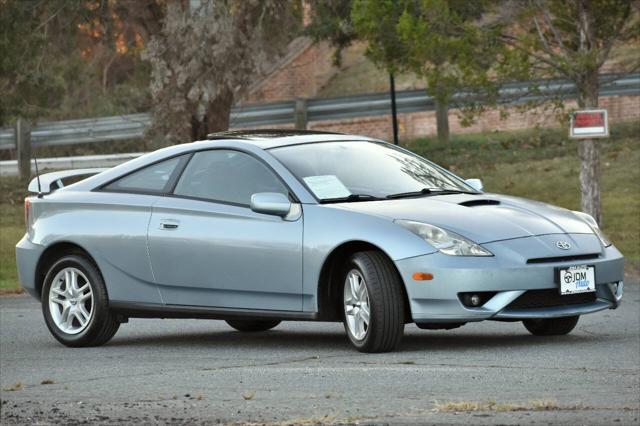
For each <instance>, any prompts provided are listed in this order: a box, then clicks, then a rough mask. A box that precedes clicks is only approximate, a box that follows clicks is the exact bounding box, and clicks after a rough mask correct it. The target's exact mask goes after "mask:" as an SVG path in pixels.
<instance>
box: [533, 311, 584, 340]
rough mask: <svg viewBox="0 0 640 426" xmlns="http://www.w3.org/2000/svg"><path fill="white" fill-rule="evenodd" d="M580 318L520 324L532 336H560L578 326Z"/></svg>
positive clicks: (539, 320) (543, 320)
mask: <svg viewBox="0 0 640 426" xmlns="http://www.w3.org/2000/svg"><path fill="white" fill-rule="evenodd" d="M578 319H580V316H575V317H563V318H548V319H530V320H524V321H522V323H523V324H524V326H525V328H526V329H527V330H529V333H531V334H533V335H534V336H561V335H564V334H569V333H571V330H573V329H574V328H575V327H576V324H578Z"/></svg>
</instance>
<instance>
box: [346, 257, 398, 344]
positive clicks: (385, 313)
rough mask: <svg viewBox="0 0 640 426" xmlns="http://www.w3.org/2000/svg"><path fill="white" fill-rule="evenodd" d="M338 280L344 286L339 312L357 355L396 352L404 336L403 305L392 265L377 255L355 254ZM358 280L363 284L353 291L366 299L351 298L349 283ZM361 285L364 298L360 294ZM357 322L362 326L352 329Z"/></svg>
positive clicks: (395, 272)
mask: <svg viewBox="0 0 640 426" xmlns="http://www.w3.org/2000/svg"><path fill="white" fill-rule="evenodd" d="M341 277H342V282H343V283H344V284H343V287H342V290H343V291H342V293H341V295H342V297H341V298H340V300H341V303H342V309H341V311H342V314H343V323H344V328H345V330H346V332H347V336H348V337H349V340H351V343H352V344H353V345H354V346H355V347H356V349H357V350H358V351H360V352H368V353H379V352H389V351H393V350H394V349H396V348H397V347H398V345H399V344H400V341H401V340H402V335H403V333H404V319H405V312H404V310H405V304H404V294H403V290H402V281H401V280H400V277H399V276H398V273H397V271H396V269H395V267H394V265H393V263H391V261H390V260H389V259H388V258H387V257H386V256H385V255H384V254H383V253H381V252H378V251H363V252H358V253H355V254H354V255H353V256H351V258H350V259H349V261H348V262H347V263H346V265H345V268H344V271H343V273H342V274H341ZM354 277H355V278H354ZM359 279H362V281H360V285H356V288H357V289H358V291H359V292H360V296H366V297H359V298H357V297H355V296H354V290H353V287H352V286H351V282H352V280H356V282H357V280H359ZM363 284H364V286H365V288H364V290H366V294H364V293H362V292H363V291H364V290H360V286H361V285H363ZM358 291H356V293H357V292H358ZM361 299H364V300H361ZM366 302H368V303H366ZM367 304H368V308H369V314H368V318H369V321H368V323H367V324H366V325H364V324H363V323H362V321H363V320H364V318H366V307H367ZM357 321H360V324H361V326H359V327H358V326H357V325H356V326H354V324H355V323H356V322H357ZM365 322H366V321H365ZM363 331H364V333H362V332H363Z"/></svg>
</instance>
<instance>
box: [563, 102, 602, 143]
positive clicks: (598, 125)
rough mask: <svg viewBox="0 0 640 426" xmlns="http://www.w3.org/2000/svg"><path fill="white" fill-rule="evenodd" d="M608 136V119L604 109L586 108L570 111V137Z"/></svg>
mask: <svg viewBox="0 0 640 426" xmlns="http://www.w3.org/2000/svg"><path fill="white" fill-rule="evenodd" d="M608 136H609V119H608V117H607V110H606V109H588V110H581V111H575V112H573V113H571V127H570V128H569V137H570V138H575V139H593V138H606V137H608Z"/></svg>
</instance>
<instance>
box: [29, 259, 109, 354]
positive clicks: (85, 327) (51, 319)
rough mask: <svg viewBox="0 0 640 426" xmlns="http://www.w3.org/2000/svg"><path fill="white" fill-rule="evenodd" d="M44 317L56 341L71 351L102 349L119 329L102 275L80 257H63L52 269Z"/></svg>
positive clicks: (46, 286)
mask: <svg viewBox="0 0 640 426" xmlns="http://www.w3.org/2000/svg"><path fill="white" fill-rule="evenodd" d="M42 313H43V315H44V319H45V323H46V324H47V327H48V328H49V331H50V332H51V334H53V337H55V338H56V339H57V340H58V341H59V342H60V343H62V344H63V345H66V346H71V347H82V346H100V345H102V344H104V343H106V342H108V341H109V340H110V339H111V338H112V337H113V336H114V334H116V332H117V331H118V328H119V327H120V323H119V322H118V320H117V319H116V317H115V315H114V314H113V313H112V312H111V311H110V310H109V300H108V297H107V290H106V287H105V285H104V282H103V280H102V276H101V275H100V272H99V271H98V269H97V268H96V266H95V265H94V264H93V263H92V262H91V261H90V260H89V259H87V258H86V257H84V256H82V255H78V254H72V255H67V256H64V257H62V258H60V259H59V260H58V261H57V262H55V263H54V264H53V265H52V266H51V268H49V271H48V272H47V275H46V277H45V280H44V285H43V287H42Z"/></svg>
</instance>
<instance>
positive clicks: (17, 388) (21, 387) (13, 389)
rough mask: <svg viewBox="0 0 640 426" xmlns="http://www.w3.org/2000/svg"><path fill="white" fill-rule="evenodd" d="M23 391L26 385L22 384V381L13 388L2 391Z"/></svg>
mask: <svg viewBox="0 0 640 426" xmlns="http://www.w3.org/2000/svg"><path fill="white" fill-rule="evenodd" d="M22 389H24V383H22V382H21V381H17V382H15V383H14V384H12V385H11V386H9V387H6V388H4V389H2V390H3V391H6V392H15V391H19V390H22Z"/></svg>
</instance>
